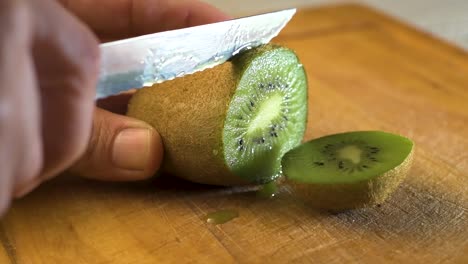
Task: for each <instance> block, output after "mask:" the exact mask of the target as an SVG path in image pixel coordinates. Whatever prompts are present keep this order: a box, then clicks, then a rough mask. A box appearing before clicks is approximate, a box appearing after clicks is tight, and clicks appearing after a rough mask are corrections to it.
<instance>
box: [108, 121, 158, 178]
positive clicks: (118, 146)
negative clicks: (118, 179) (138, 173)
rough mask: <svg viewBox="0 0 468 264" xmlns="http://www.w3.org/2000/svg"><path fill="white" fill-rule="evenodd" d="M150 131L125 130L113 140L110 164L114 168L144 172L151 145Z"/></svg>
mask: <svg viewBox="0 0 468 264" xmlns="http://www.w3.org/2000/svg"><path fill="white" fill-rule="evenodd" d="M151 141H152V136H151V130H150V129H148V128H127V129H124V130H122V131H120V132H119V134H118V135H117V136H116V137H115V139H114V145H113V149H112V162H113V163H114V166H116V167H118V168H121V169H126V170H144V169H145V168H146V167H147V166H148V164H149V161H150V158H151V157H150V153H151V151H150V149H151V144H152V142H151Z"/></svg>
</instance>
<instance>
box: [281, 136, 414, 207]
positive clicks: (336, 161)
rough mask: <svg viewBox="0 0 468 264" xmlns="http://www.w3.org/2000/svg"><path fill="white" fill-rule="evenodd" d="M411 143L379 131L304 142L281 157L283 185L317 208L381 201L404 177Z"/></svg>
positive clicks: (411, 154)
mask: <svg viewBox="0 0 468 264" xmlns="http://www.w3.org/2000/svg"><path fill="white" fill-rule="evenodd" d="M413 145H414V144H413V142H412V141H411V140H409V139H407V138H405V137H402V136H399V135H395V134H391V133H386V132H381V131H356V132H347V133H340V134H335V135H329V136H325V137H321V138H317V139H314V140H311V141H308V142H306V143H304V144H302V145H300V146H298V147H296V148H294V149H292V150H291V151H289V152H288V153H286V154H285V156H284V157H283V159H282V165H283V172H284V175H285V177H286V182H287V184H289V185H290V186H291V187H292V188H293V190H294V191H295V193H296V194H297V195H299V196H301V197H303V198H305V199H306V201H307V203H308V204H309V205H312V206H314V207H317V208H323V209H332V210H342V209H351V208H359V207H365V206H372V205H376V204H381V203H383V202H384V201H385V200H386V199H387V198H388V197H389V195H391V194H392V193H393V191H394V190H395V189H396V188H397V187H398V185H399V184H400V183H401V182H402V180H403V179H404V178H405V176H406V174H407V173H408V171H409V169H410V167H411V163H412V157H413Z"/></svg>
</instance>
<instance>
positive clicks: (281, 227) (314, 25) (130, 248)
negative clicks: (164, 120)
mask: <svg viewBox="0 0 468 264" xmlns="http://www.w3.org/2000/svg"><path fill="white" fill-rule="evenodd" d="M275 41H276V42H278V43H282V44H284V45H286V46H288V47H290V48H292V49H294V50H296V52H297V53H298V55H299V56H300V58H301V61H302V62H303V64H304V67H305V68H306V70H307V74H308V78H309V82H310V110H309V125H308V131H307V135H306V138H307V139H309V138H315V137H318V136H321V135H325V134H331V133H336V132H342V131H347V130H361V129H381V130H387V131H391V132H395V133H401V134H404V135H407V136H409V137H411V138H413V139H414V140H415V142H416V145H417V150H416V156H415V164H414V167H413V169H412V171H411V173H410V175H409V177H408V178H407V179H406V180H405V182H404V183H403V185H402V186H401V188H399V189H398V191H397V192H396V193H395V194H394V195H393V197H392V198H391V199H390V200H389V201H388V202H387V203H385V204H383V205H382V206H381V207H378V208H370V209H361V210H354V211H349V212H344V213H339V214H330V213H327V212H319V211H314V210H311V209H310V208H307V206H306V205H304V204H302V203H301V202H300V201H298V200H296V199H295V198H294V196H293V195H291V193H290V192H289V190H288V189H282V192H281V193H280V195H279V196H278V197H277V198H275V199H260V198H258V197H257V196H256V195H255V192H253V189H251V188H250V189H249V188H215V187H209V186H202V185H196V184H191V183H187V182H184V181H181V180H176V179H168V178H165V177H162V178H158V179H155V180H151V181H147V182H139V183H119V184H116V183H114V184H108V183H99V182H93V181H89V180H84V179H78V178H75V177H73V176H71V175H63V176H62V177H59V178H58V179H56V180H53V181H50V182H48V183H47V184H44V185H43V186H42V187H40V188H39V189H37V190H36V191H34V192H33V193H31V194H30V195H28V196H27V197H25V198H23V199H21V200H18V201H16V202H15V203H14V205H13V207H12V208H11V210H10V211H9V213H8V214H7V215H6V217H4V218H3V219H2V221H1V222H0V242H1V246H0V263H44V264H45V263H47V264H51V263H139V264H140V263H235V262H238V263H264V262H270V263H286V262H287V263H468V221H467V217H466V211H467V207H468V187H467V176H468V173H467V171H468V151H467V150H468V125H467V124H468V55H467V54H466V53H464V52H462V51H461V50H459V49H457V48H454V47H451V46H449V45H447V44H445V43H443V42H441V41H439V40H437V39H434V38H432V37H430V36H427V35H425V34H422V33H419V32H417V31H415V30H413V29H411V28H408V27H407V26H405V25H403V24H401V23H399V22H397V21H395V20H392V19H390V18H387V17H385V16H383V15H382V14H379V13H376V12H374V11H371V10H369V9H367V8H365V7H361V6H357V5H343V6H334V7H326V8H320V9H311V10H302V11H301V12H300V13H299V14H298V15H297V16H296V17H295V18H294V20H293V21H292V22H291V23H290V24H289V25H288V27H287V28H286V29H285V30H284V31H283V32H282V34H281V35H280V36H279V37H278V38H276V39H275ZM219 209H234V210H237V211H238V212H239V214H240V216H239V217H238V218H236V219H235V220H233V221H231V222H228V223H226V224H223V225H218V226H212V225H209V224H207V223H205V222H204V221H203V220H202V219H203V216H204V215H205V214H206V213H207V212H212V211H216V210H219Z"/></svg>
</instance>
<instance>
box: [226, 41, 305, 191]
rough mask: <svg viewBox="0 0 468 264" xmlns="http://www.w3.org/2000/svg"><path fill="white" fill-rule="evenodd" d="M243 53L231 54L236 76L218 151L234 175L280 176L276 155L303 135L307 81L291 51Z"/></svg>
mask: <svg viewBox="0 0 468 264" xmlns="http://www.w3.org/2000/svg"><path fill="white" fill-rule="evenodd" d="M249 52H252V53H251V54H249ZM249 52H247V53H246V54H243V55H242V56H240V57H239V58H238V59H237V58H234V64H235V65H238V66H239V70H242V74H241V76H242V77H241V79H240V80H239V83H238V87H237V89H236V91H235V94H234V95H233V99H232V101H231V103H230V105H229V107H228V111H227V115H226V120H225V124H224V130H223V145H224V154H225V160H226V163H227V166H228V167H229V168H230V169H231V170H232V171H233V172H234V174H236V175H238V176H239V177H242V178H245V179H248V180H249V181H253V182H255V183H265V182H268V181H271V180H273V179H275V178H276V177H279V176H280V175H281V158H282V156H283V155H284V154H285V153H286V152H287V151H288V150H290V149H292V148H293V147H295V146H297V145H298V144H299V143H300V142H301V140H302V138H303V135H304V132H305V128H306V119H307V80H306V75H305V72H304V69H303V67H302V65H301V64H300V63H299V61H298V59H297V57H296V55H295V54H294V53H293V52H292V51H290V50H288V49H286V48H283V47H272V46H266V47H264V48H263V49H262V48H260V49H257V50H254V51H249Z"/></svg>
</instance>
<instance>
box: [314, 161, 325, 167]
mask: <svg viewBox="0 0 468 264" xmlns="http://www.w3.org/2000/svg"><path fill="white" fill-rule="evenodd" d="M314 164H315V165H317V166H323V165H325V163H323V162H321V161H316V162H314Z"/></svg>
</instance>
